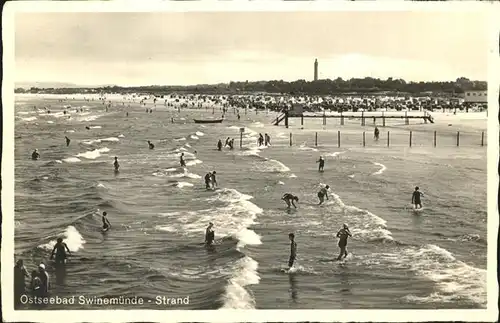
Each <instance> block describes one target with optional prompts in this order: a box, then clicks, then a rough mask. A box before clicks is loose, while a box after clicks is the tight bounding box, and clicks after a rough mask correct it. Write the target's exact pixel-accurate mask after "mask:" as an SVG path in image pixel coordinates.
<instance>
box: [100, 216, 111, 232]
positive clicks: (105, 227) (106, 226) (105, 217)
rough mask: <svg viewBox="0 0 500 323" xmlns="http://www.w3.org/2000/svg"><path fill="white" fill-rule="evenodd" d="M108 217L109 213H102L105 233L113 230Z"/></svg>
mask: <svg viewBox="0 0 500 323" xmlns="http://www.w3.org/2000/svg"><path fill="white" fill-rule="evenodd" d="M107 215H108V213H107V212H102V230H103V231H108V230H109V229H111V223H109V220H108V217H107Z"/></svg>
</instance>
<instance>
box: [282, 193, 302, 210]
mask: <svg viewBox="0 0 500 323" xmlns="http://www.w3.org/2000/svg"><path fill="white" fill-rule="evenodd" d="M281 199H282V200H283V201H285V203H286V205H287V206H288V208H290V206H292V205H293V207H294V208H297V205H295V203H294V202H295V201H296V202H298V201H299V198H298V197H297V196H295V195H292V194H290V193H285V194H284V195H283V197H282V198H281Z"/></svg>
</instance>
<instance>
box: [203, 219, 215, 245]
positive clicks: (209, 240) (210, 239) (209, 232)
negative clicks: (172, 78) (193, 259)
mask: <svg viewBox="0 0 500 323" xmlns="http://www.w3.org/2000/svg"><path fill="white" fill-rule="evenodd" d="M213 226H214V224H213V223H212V222H210V223H209V224H208V227H207V229H206V231H205V244H206V245H207V246H211V245H212V244H213V243H214V240H215V232H214V230H213V229H212V228H213Z"/></svg>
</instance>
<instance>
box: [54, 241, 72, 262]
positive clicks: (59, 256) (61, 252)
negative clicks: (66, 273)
mask: <svg viewBox="0 0 500 323" xmlns="http://www.w3.org/2000/svg"><path fill="white" fill-rule="evenodd" d="M66 251H68V254H70V255H71V251H70V250H69V248H68V245H67V244H66V243H64V242H63V239H62V238H57V242H56V244H55V246H54V249H52V253H51V254H50V259H51V260H52V259H53V258H54V254H55V255H56V265H59V264H61V265H63V264H65V263H66V258H68V255H67V254H66Z"/></svg>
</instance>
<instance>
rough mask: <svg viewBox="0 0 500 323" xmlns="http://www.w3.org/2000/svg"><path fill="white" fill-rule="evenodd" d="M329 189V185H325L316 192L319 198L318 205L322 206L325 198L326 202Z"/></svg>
mask: <svg viewBox="0 0 500 323" xmlns="http://www.w3.org/2000/svg"><path fill="white" fill-rule="evenodd" d="M329 188H330V186H329V185H326V186H325V187H322V188H321V189H320V190H319V192H318V198H319V204H323V202H324V201H325V197H326V199H327V200H328V189H329Z"/></svg>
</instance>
